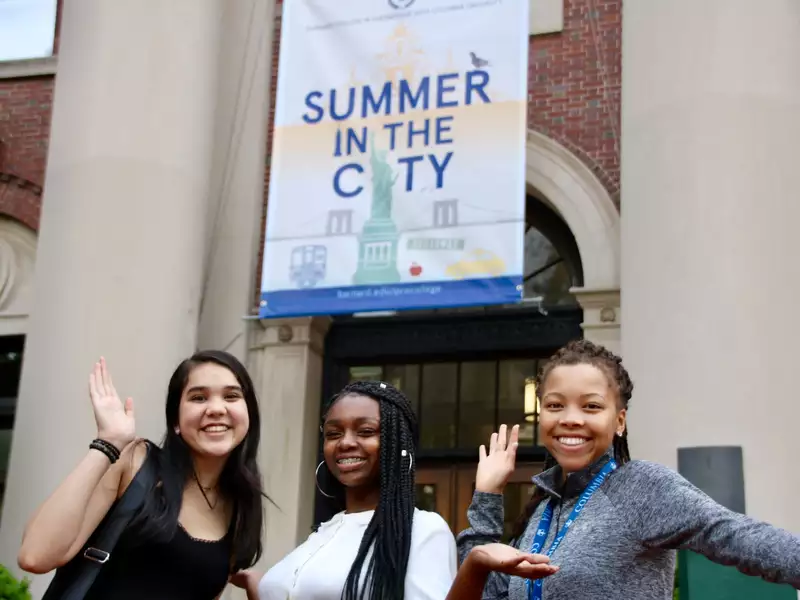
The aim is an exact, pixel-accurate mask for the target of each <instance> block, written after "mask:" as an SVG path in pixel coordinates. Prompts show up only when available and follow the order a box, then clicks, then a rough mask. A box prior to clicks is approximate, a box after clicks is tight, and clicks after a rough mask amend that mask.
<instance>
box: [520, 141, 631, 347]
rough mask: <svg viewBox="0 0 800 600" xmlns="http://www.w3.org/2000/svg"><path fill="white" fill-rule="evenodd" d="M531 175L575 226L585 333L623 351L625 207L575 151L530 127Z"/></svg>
mask: <svg viewBox="0 0 800 600" xmlns="http://www.w3.org/2000/svg"><path fill="white" fill-rule="evenodd" d="M526 149H527V153H526V160H525V179H526V181H527V184H528V186H530V187H531V188H533V190H535V191H536V192H538V193H537V196H539V197H541V198H542V200H544V201H545V202H547V203H548V204H549V205H550V206H551V207H552V208H553V210H555V211H556V212H557V213H558V214H559V215H560V216H561V218H562V219H564V222H565V223H566V224H567V225H568V226H569V228H570V230H571V231H572V234H573V235H574V236H575V241H576V242H577V244H578V251H579V253H580V257H581V263H582V266H583V281H584V287H582V288H575V289H573V290H572V292H573V293H574V294H575V296H576V298H577V299H578V301H579V302H580V304H581V306H582V307H583V311H584V322H583V329H584V335H585V336H586V337H587V338H589V339H591V340H593V341H596V342H598V343H601V344H604V345H605V346H607V347H608V348H609V349H610V350H612V351H614V352H619V351H620V331H619V326H620V297H619V288H620V277H619V273H620V224H619V223H620V220H619V211H618V210H617V207H616V206H615V205H614V202H613V200H612V199H611V196H610V195H609V193H608V191H607V190H606V188H605V187H604V186H603V184H602V183H600V180H598V179H597V177H596V176H595V175H594V173H592V171H591V170H590V169H589V168H588V167H587V166H586V165H585V164H584V163H583V162H582V161H581V160H580V159H579V158H578V157H577V156H575V155H574V154H573V153H572V152H570V151H569V150H567V149H566V148H565V147H564V146H562V145H561V144H559V143H558V142H556V141H554V140H552V139H550V138H548V137H547V136H545V135H542V134H541V133H538V132H536V131H533V130H528V135H527V144H526Z"/></svg>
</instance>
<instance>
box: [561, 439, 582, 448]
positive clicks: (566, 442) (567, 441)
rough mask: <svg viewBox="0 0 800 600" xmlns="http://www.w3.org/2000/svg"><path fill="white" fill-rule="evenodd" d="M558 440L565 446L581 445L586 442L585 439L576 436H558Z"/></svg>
mask: <svg viewBox="0 0 800 600" xmlns="http://www.w3.org/2000/svg"><path fill="white" fill-rule="evenodd" d="M558 441H559V442H561V443H562V444H563V445H565V446H580V445H581V444H585V443H586V440H585V439H583V438H576V437H561V438H558Z"/></svg>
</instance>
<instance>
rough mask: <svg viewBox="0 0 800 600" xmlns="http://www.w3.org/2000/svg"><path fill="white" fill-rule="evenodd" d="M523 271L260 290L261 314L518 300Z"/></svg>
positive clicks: (269, 316)
mask: <svg viewBox="0 0 800 600" xmlns="http://www.w3.org/2000/svg"><path fill="white" fill-rule="evenodd" d="M521 299H522V276H514V277H492V278H486V279H462V280H458V281H452V280H450V281H425V282H419V283H410V282H409V283H394V284H387V285H359V286H347V287H330V288H316V289H304V290H279V291H274V292H262V293H261V303H260V307H259V309H258V316H259V318H261V319H275V318H280V317H310V316H315V315H337V314H352V313H357V312H375V311H388V310H397V311H400V310H421V309H431V308H451V307H458V306H487V305H491V304H515V303H518V302H519V301H520V300H521Z"/></svg>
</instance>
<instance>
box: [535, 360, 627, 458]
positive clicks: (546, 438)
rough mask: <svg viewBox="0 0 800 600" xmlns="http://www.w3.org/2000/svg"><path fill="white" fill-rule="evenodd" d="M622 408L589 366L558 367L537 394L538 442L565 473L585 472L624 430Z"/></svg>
mask: <svg viewBox="0 0 800 600" xmlns="http://www.w3.org/2000/svg"><path fill="white" fill-rule="evenodd" d="M625 413H626V411H625V409H624V408H622V406H621V405H620V401H619V393H618V391H617V389H616V387H615V386H614V385H612V384H611V381H610V380H609V377H608V376H607V375H606V374H605V373H604V372H603V371H602V370H601V369H599V368H597V367H595V366H594V365H591V364H576V365H560V366H558V367H555V368H554V369H553V370H552V371H550V373H549V374H548V375H547V378H546V379H545V381H544V383H543V385H542V393H541V409H540V417H539V431H540V439H541V440H542V443H543V444H544V445H545V447H546V448H547V450H548V451H549V452H550V454H551V455H552V456H553V458H555V459H556V460H557V461H558V464H559V465H561V468H562V469H563V470H564V472H565V473H574V472H576V471H580V470H582V469H585V468H586V467H588V466H589V465H591V464H592V463H593V462H595V461H596V460H597V459H599V458H600V457H601V456H602V455H603V454H604V453H605V452H606V451H607V450H608V448H609V447H610V446H611V444H612V442H613V440H614V436H615V435H617V434H618V433H621V432H622V431H624V430H625Z"/></svg>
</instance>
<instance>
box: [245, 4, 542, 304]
mask: <svg viewBox="0 0 800 600" xmlns="http://www.w3.org/2000/svg"><path fill="white" fill-rule="evenodd" d="M528 4H529V3H528V2H527V0H471V1H469V0H465V1H460V0H335V1H333V0H290V1H288V2H284V5H283V15H282V18H283V31H282V35H281V50H280V66H279V71H278V93H277V101H276V108H275V131H274V146H273V152H272V160H271V171H270V184H269V201H268V211H267V229H266V236H265V245H264V262H263V273H262V284H261V308H260V315H261V317H262V318H264V317H282V316H297V315H314V314H336V313H353V312H362V311H379V310H404V309H414V308H434V307H447V306H466V305H488V304H501V303H512V302H518V301H519V300H520V298H521V295H522V292H521V289H522V264H523V239H524V221H525V132H526V99H527V75H528V74H527V67H528Z"/></svg>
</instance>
